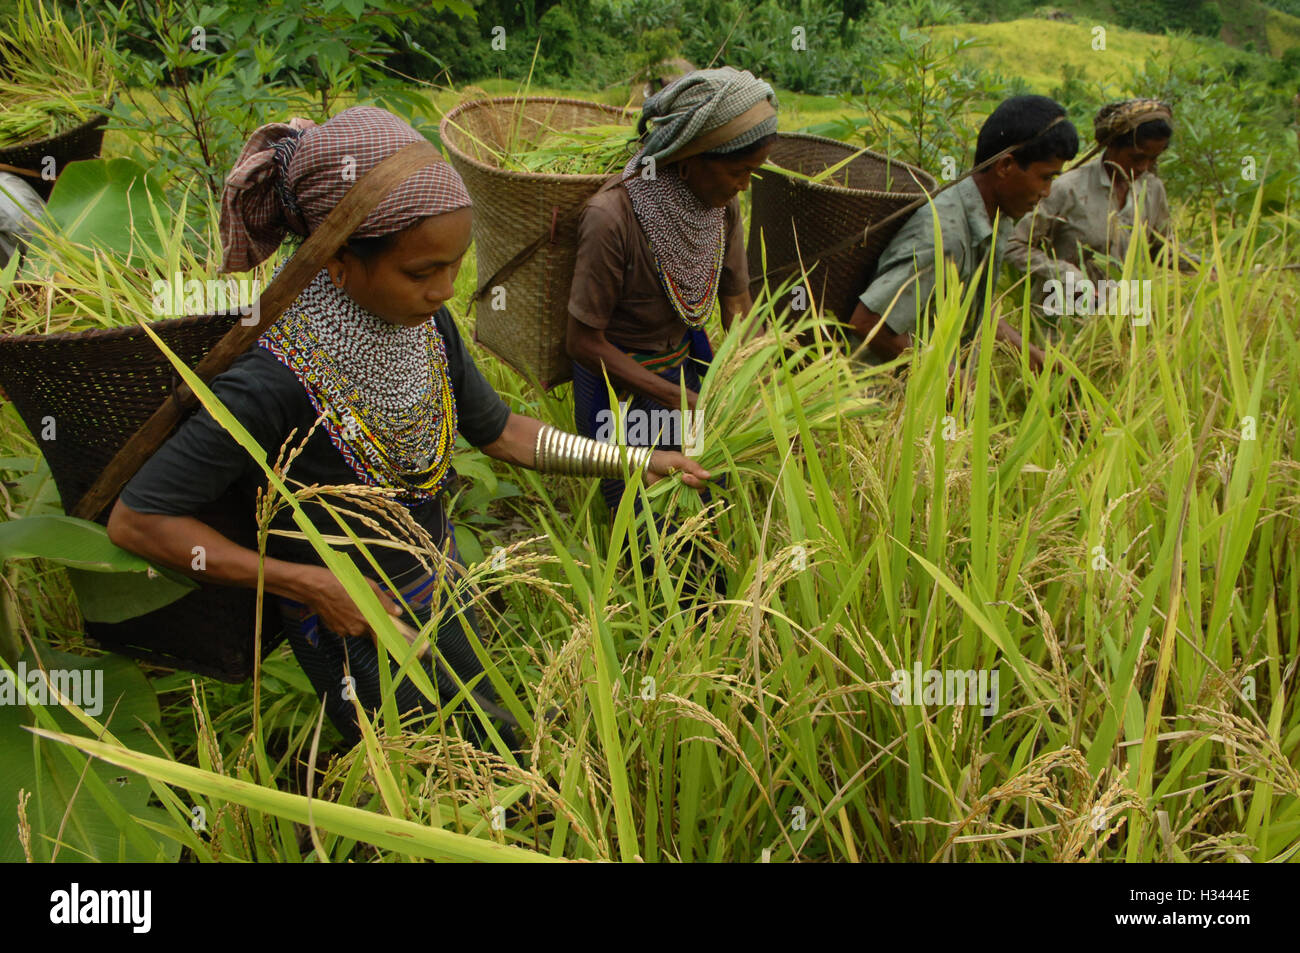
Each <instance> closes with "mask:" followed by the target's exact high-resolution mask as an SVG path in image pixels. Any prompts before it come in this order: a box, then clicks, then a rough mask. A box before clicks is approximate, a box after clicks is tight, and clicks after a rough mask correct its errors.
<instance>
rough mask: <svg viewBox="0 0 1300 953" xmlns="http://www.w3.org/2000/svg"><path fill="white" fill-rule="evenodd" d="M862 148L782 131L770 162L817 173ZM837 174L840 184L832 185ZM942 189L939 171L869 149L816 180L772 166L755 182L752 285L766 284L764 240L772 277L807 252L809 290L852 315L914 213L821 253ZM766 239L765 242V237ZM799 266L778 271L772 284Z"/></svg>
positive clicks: (844, 316) (835, 310) (828, 306)
mask: <svg viewBox="0 0 1300 953" xmlns="http://www.w3.org/2000/svg"><path fill="white" fill-rule="evenodd" d="M858 151H859V150H857V149H854V148H853V147H852V146H849V145H846V144H845V143H843V142H839V141H838V140H835V139H827V138H825V137H823V136H810V135H805V134H802V133H782V135H781V137H780V139H779V140H778V141H777V144H776V145H775V147H774V148H773V149H772V154H771V156H770V158H769V162H771V163H772V164H774V165H777V166H780V167H782V168H786V169H791V170H793V171H795V172H799V173H801V174H803V175H809V176H814V175H817V174H818V173H820V172H823V171H825V170H826V169H828V168H830V167H831V166H833V165H835V164H836V163H838V162H842V161H843V160H844V159H845V158H846V157H847V156H851V155H853V154H854V153H857V152H858ZM832 180H833V181H834V183H839V184H832ZM937 187H938V183H937V182H936V181H935V180H934V177H933V176H931V175H930V174H928V173H927V172H925V171H923V170H921V169H918V168H917V167H916V166H912V165H908V164H907V163H905V162H899V161H898V160H896V159H891V158H889V157H888V156H884V155H881V154H879V153H877V152H870V151H867V152H863V153H862V154H861V155H859V156H858V157H857V158H856V159H854V160H853V161H852V162H849V163H847V164H846V165H845V166H843V167H842V168H841V169H839V170H838V171H837V172H836V173H834V175H833V176H831V177H830V178H829V179H828V180H827V181H824V182H808V181H806V180H803V179H796V178H793V177H790V176H784V175H781V174H779V173H774V172H772V171H771V170H768V169H764V170H763V173H762V175H761V176H756V177H755V179H754V182H753V186H752V188H753V206H752V208H753V211H752V214H751V216H750V222H749V240H748V242H747V243H746V247H747V249H748V255H749V273H750V275H751V276H752V277H751V284H750V290H751V292H752V293H754V294H757V293H758V292H759V291H760V290H761V289H762V287H763V262H762V252H763V245H764V243H765V244H766V249H767V268H768V273H769V275H770V274H771V273H772V272H774V271H777V270H779V269H782V268H784V267H786V266H790V265H796V266H797V263H798V262H799V261H800V259H801V256H802V262H803V266H804V268H806V269H807V270H808V285H809V288H808V292H809V295H810V297H811V298H812V300H813V301H814V302H816V304H817V305H818V307H819V310H821V309H824V310H826V311H828V312H830V313H831V314H833V315H835V316H836V317H838V318H839V319H840V320H841V321H848V320H849V318H850V317H851V316H852V314H853V309H854V306H855V305H856V304H857V300H858V295H860V294H861V293H862V292H863V291H864V290H866V287H867V285H868V283H870V281H871V279H872V277H873V276H874V274H875V268H876V262H877V261H878V260H879V259H880V254H881V252H883V251H884V250H885V246H886V245H888V244H889V240H890V239H891V238H893V237H894V235H895V234H896V233H897V232H898V230H899V229H900V228H902V227H903V223H904V222H906V220H907V216H900V217H898V218H897V219H895V220H894V221H892V222H889V223H887V224H885V225H883V226H882V227H880V228H878V229H871V230H870V231H869V232H868V233H867V239H866V242H865V244H863V243H858V244H855V245H853V246H852V247H850V248H845V249H842V250H839V251H836V252H834V253H832V254H829V255H821V254H820V253H821V252H822V250H824V249H830V248H832V247H834V246H835V245H837V244H839V243H840V242H842V241H843V240H844V239H846V238H847V237H849V236H850V235H853V234H855V233H861V232H862V231H863V230H864V229H866V228H868V226H871V225H873V224H874V223H876V222H879V221H881V220H882V219H884V218H885V217H887V216H888V215H890V214H891V213H893V212H896V211H898V210H899V209H900V208H903V207H904V206H907V205H910V204H911V203H912V202H915V201H916V200H917V199H919V198H922V197H923V196H924V195H925V194H926V193H927V192H933V191H934V190H935V189H936V188H937ZM760 238H761V240H760ZM792 273H793V274H795V275H797V274H798V271H797V270H795V271H794V272H788V271H787V272H784V273H782V274H781V275H779V276H773V278H772V280H771V281H770V284H771V285H773V286H775V285H777V284H779V283H780V280H781V279H783V278H785V277H788V276H789V275H790V274H792Z"/></svg>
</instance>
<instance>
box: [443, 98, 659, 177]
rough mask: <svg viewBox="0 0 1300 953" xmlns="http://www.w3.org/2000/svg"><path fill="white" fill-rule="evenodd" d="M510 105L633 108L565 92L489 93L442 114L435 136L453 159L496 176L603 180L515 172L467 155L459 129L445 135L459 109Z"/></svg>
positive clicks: (620, 113) (622, 113)
mask: <svg viewBox="0 0 1300 953" xmlns="http://www.w3.org/2000/svg"><path fill="white" fill-rule="evenodd" d="M507 103H508V104H510V105H511V106H513V105H515V104H516V103H550V104H554V105H566V106H589V107H591V108H593V109H596V110H600V111H602V112H608V113H612V114H613V115H615V116H617V117H618V118H620V119H626V118H629V117H634V116H636V110H634V109H624V108H623V107H622V106H611V105H609V104H608V103H597V102H592V101H591V100H589V99H574V98H573V97H568V96H493V97H491V98H489V99H471V100H469V101H468V102H464V103H461V104H460V105H459V106H457V107H456V108H455V109H453V110H452V111H451V112H449V113H447V115H445V116H443V117H442V122H440V123H438V136H439V137H440V138H441V139H442V144H443V145H444V146H445V147H446V149H447V151H448V152H450V153H452V154H453V155H454V156H455V157H456V159H458V160H459V161H461V162H464V163H466V164H467V165H470V166H473V167H474V168H475V169H478V170H479V171H481V172H484V173H487V174H489V175H496V176H500V177H501V178H502V179H506V180H513V181H528V182H555V183H565V184H575V183H583V184H592V185H599V184H602V183H604V181H605V180H606V179H608V178H609V176H610V175H616V174H617V173H613V172H611V173H609V174H607V175H579V174H576V173H559V172H515V171H514V170H512V169H502V168H500V167H499V166H495V165H488V164H487V163H486V162H483V161H482V160H480V159H476V158H474V157H473V156H471V155H469V154H468V153H467V152H465V151H464V150H463V149H461V148H459V147H458V146H457V145H456V143H455V141H454V134H455V133H456V132H457V131H459V130H450V131H451V133H452V135H448V132H449V126H450V124H451V122H452V120H453V119H454V118H455V117H456V116H459V115H460V114H461V113H467V112H469V111H470V110H471V109H488V108H492V107H496V106H503V105H506V104H507Z"/></svg>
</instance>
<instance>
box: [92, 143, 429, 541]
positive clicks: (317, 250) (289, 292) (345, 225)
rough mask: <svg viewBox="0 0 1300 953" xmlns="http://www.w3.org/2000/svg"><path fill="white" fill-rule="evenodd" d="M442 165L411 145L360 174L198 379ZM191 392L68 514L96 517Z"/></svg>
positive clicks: (184, 390) (224, 361)
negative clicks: (404, 189) (392, 202)
mask: <svg viewBox="0 0 1300 953" xmlns="http://www.w3.org/2000/svg"><path fill="white" fill-rule="evenodd" d="M442 161H444V160H443V158H442V156H441V154H440V153H439V152H438V149H437V147H436V146H434V145H433V144H432V143H431V142H427V141H420V142H413V143H411V144H410V145H407V146H403V147H402V148H401V149H399V150H397V151H396V152H394V153H393V154H392V155H390V156H389V157H388V158H386V159H384V160H383V161H382V162H380V163H379V164H378V165H376V166H375V167H374V168H373V169H371V170H370V171H369V172H367V173H366V174H365V175H363V176H362V177H361V178H360V179H359V180H357V182H356V184H354V185H353V186H352V188H350V189H348V191H347V193H346V194H344V196H343V198H342V199H341V200H340V201H339V204H338V205H336V206H334V208H333V209H332V210H331V211H330V213H329V214H328V215H327V216H326V217H325V220H324V221H323V222H321V224H320V226H319V227H318V228H317V229H316V230H315V231H313V232H312V233H311V234H310V235H308V236H307V238H306V240H305V241H303V243H302V245H301V246H299V248H298V250H297V251H296V252H295V253H294V255H293V257H292V258H290V259H289V261H288V262H287V263H286V264H285V266H284V267H283V268H282V269H281V270H280V273H279V274H278V275H276V277H275V280H274V281H272V282H271V283H270V284H269V285H267V287H266V290H265V291H263V292H262V294H261V297H259V298H258V314H259V320H258V322H257V323H256V324H255V325H244V324H242V323H236V324H235V326H234V327H232V328H231V329H230V330H229V331H227V332H226V334H225V336H224V337H222V338H221V340H220V341H218V342H217V343H216V344H215V345H213V347H212V350H211V351H209V352H208V353H207V356H206V357H204V358H203V360H202V361H200V362H199V364H198V366H197V367H195V368H194V372H195V373H196V374H198V375H199V377H200V378H201V379H202V380H204V381H209V380H211V379H212V378H214V377H216V376H217V375H218V374H220V373H221V372H222V371H224V370H226V368H228V367H229V366H230V365H231V363H232V362H233V361H234V360H235V358H236V357H238V356H239V355H240V354H242V353H244V352H245V351H247V350H248V349H249V347H251V346H252V344H253V342H254V341H256V340H257V339H258V337H259V336H260V335H261V333H262V332H263V331H264V330H266V328H268V327H270V325H271V324H272V323H274V321H275V320H276V318H278V317H279V316H280V314H281V313H282V312H283V311H284V309H285V308H287V307H288V306H289V305H290V304H291V303H292V302H293V300H294V299H295V298H297V297H298V295H299V294H300V293H301V292H302V290H303V288H305V287H307V285H308V284H309V283H310V282H311V280H312V279H313V278H314V277H316V275H317V274H318V273H319V272H320V270H321V268H323V267H324V265H325V262H326V260H327V259H328V258H329V257H330V256H331V255H332V254H334V252H336V251H337V250H338V249H339V247H340V246H341V245H342V244H343V243H344V242H345V241H347V239H348V236H349V235H351V234H352V233H353V232H355V231H356V230H357V228H358V227H359V226H360V225H361V223H362V222H363V221H365V219H366V216H367V215H369V214H370V213H371V212H372V211H374V209H375V207H376V206H377V205H378V204H379V203H380V202H381V201H382V200H383V199H384V197H385V196H386V195H388V193H389V192H391V191H392V190H393V189H394V188H396V187H397V186H398V185H400V184H401V183H403V182H405V181H406V180H407V179H408V178H410V177H411V176H412V175H413V174H414V173H415V172H417V171H418V170H420V169H422V168H424V167H425V166H427V165H430V164H432V163H434V162H442ZM195 402H196V401H195V397H194V394H193V392H191V391H190V389H189V388H188V387H186V386H184V385H182V386H180V387H178V388H177V389H176V391H175V392H174V393H173V395H172V397H169V398H168V399H167V400H166V401H165V402H164V403H163V405H162V406H161V407H159V408H158V409H157V410H156V411H154V413H153V416H152V417H150V418H149V419H148V420H147V421H145V423H144V424H143V425H142V426H141V427H140V429H139V430H137V431H136V432H135V433H134V434H133V435H132V436H131V439H129V440H128V441H127V442H126V443H125V445H123V447H122V449H120V450H119V451H118V452H117V454H116V455H115V456H114V457H113V459H112V460H110V461H109V463H108V466H106V467H105V468H104V470H103V472H101V473H100V475H99V478H98V479H97V480H95V483H94V485H93V486H91V488H90V489H89V490H87V491H86V494H85V495H84V496H83V497H82V498H81V499H80V500H78V501H77V505H76V506H75V507H74V508H73V509H72V510H71V513H72V515H73V516H78V517H80V518H82V519H87V520H93V519H95V518H96V517H98V516H99V514H100V513H102V512H103V511H104V509H105V507H107V506H108V505H109V504H110V503H112V502H113V500H114V499H116V498H117V494H118V493H119V492H120V491H121V489H122V487H123V486H125V485H126V481H127V480H129V479H131V477H133V476H134V475H135V472H136V471H137V470H138V469H140V467H141V466H142V465H143V464H144V462H145V460H147V459H148V458H149V457H150V456H151V455H152V454H153V452H154V451H155V450H157V449H158V447H159V446H160V445H161V444H162V442H163V441H164V440H166V439H167V437H168V435H169V434H170V433H171V432H172V429H173V428H174V427H175V426H176V424H177V423H179V422H180V420H181V418H182V417H183V416H184V415H185V411H186V410H187V409H188V408H190V407H192V406H193V405H194V404H195Z"/></svg>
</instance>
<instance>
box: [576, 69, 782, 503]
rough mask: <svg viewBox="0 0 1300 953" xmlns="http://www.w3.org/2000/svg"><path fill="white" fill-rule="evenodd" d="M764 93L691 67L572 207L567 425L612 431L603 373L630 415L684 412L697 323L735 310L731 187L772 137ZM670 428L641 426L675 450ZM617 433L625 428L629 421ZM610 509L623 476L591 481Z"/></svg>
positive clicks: (698, 348) (698, 351)
mask: <svg viewBox="0 0 1300 953" xmlns="http://www.w3.org/2000/svg"><path fill="white" fill-rule="evenodd" d="M776 107H777V102H776V94H775V93H774V92H773V91H772V87H771V86H769V85H768V84H767V83H765V82H763V81H762V80H760V79H757V78H756V77H755V76H754V75H753V74H751V73H749V72H747V71H744V70H736V69H732V68H731V67H723V68H721V69H706V70H698V71H696V72H694V73H689V74H687V75H686V76H683V77H682V78H681V79H679V80H677V81H676V82H674V83H672V84H671V85H669V86H667V87H666V88H664V89H663V90H662V91H661V92H659V93H657V94H656V95H654V96H652V97H651V98H650V99H648V100H646V102H645V104H644V106H643V107H642V113H641V119H640V122H639V125H638V132H639V133H640V135H641V149H640V151H639V152H637V154H636V155H635V156H633V157H632V159H631V161H629V162H628V164H627V167H626V168H625V169H624V170H623V172H622V174H621V175H619V176H618V177H617V178H614V179H611V180H610V182H608V183H606V186H605V187H604V188H602V189H601V191H600V192H598V193H597V194H596V195H595V196H594V197H593V198H592V199H590V200H589V201H588V202H587V204H586V206H585V207H584V209H583V212H582V217H581V219H580V220H579V225H578V256H577V267H576V269H575V272H574V276H573V284H572V287H571V291H570V294H569V322H568V334H567V347H568V351H569V355H570V356H571V357H572V358H573V378H574V383H573V393H574V411H575V417H576V423H577V427H578V431H579V432H580V433H583V434H586V435H588V436H593V437H600V436H603V435H605V434H608V433H609V431H610V426H609V420H610V406H609V398H608V390H607V388H606V384H605V374H606V373H608V375H609V379H610V381H611V382H612V383H613V385H614V387H615V389H616V390H617V391H618V393H619V395H620V399H624V398H626V399H627V400H628V401H630V403H629V404H628V405H627V410H628V418H629V420H633V419H634V418H633V417H632V414H633V412H635V413H637V414H641V415H647V417H652V416H657V417H658V418H659V419H664V418H663V414H664V412H665V411H677V410H678V409H679V408H680V406H681V404H682V401H683V397H684V399H685V403H686V405H687V406H688V407H690V408H694V406H695V398H696V394H697V392H698V390H699V387H700V381H701V378H702V375H703V374H704V373H705V371H706V370H707V368H708V365H709V363H710V361H711V360H712V358H713V352H712V348H711V347H710V345H709V339H708V337H707V335H706V334H705V331H704V326H705V322H706V321H707V320H708V318H709V317H710V315H711V314H712V313H713V311H714V309H715V308H717V307H718V306H719V305H720V306H721V321H722V327H723V329H724V330H726V329H729V328H730V326H731V322H732V320H733V318H734V317H735V315H737V314H742V315H743V314H746V313H748V311H749V309H750V308H751V306H752V301H751V300H750V297H749V290H748V288H749V270H748V265H747V263H746V258H745V241H744V235H743V232H742V227H741V218H740V202H739V198H738V196H739V194H740V193H741V192H742V191H744V190H746V189H747V188H748V187H749V176H750V174H751V173H752V172H754V171H755V170H757V169H758V168H759V167H760V166H761V165H762V164H763V162H764V161H766V159H767V156H768V154H769V153H770V152H771V150H772V145H773V143H774V142H775V140H776ZM682 429H683V428H681V427H678V428H676V431H677V432H675V433H661V434H653V433H646V434H645V435H644V436H645V439H646V441H647V445H650V446H660V447H665V446H677V445H679V444H680V442H681V439H682ZM628 432H629V435H630V436H629V439H635V435H636V431H635V430H633V428H632V427H631V426H629V428H628ZM601 489H602V492H603V494H604V496H605V500H606V502H607V503H609V505H610V507H611V508H613V507H616V506H617V504H618V500H619V498H620V497H621V495H622V491H623V485H622V482H621V481H618V480H606V481H604V482H603V483H602V486H601Z"/></svg>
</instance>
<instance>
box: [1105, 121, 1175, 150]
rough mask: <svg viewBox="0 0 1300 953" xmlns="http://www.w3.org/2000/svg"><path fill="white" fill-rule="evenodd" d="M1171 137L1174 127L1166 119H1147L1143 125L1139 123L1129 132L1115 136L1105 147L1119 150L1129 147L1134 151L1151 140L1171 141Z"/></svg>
mask: <svg viewBox="0 0 1300 953" xmlns="http://www.w3.org/2000/svg"><path fill="white" fill-rule="evenodd" d="M1173 135H1174V127H1173V125H1172V124H1171V123H1170V122H1169V121H1168V120H1167V119H1160V118H1156V119H1148V120H1147V121H1146V122H1144V123H1139V124H1138V125H1137V127H1136V128H1134V129H1133V130H1132V131H1131V132H1126V133H1123V134H1122V135H1119V136H1116V137H1115V138H1114V139H1112V140H1111V141H1110V142H1108V143H1107V145H1108V146H1116V147H1118V148H1121V149H1122V148H1124V147H1126V146H1131V147H1133V148H1134V149H1136V148H1137V147H1138V146H1140V145H1141V144H1142V143H1144V142H1152V141H1153V140H1160V139H1172V138H1173Z"/></svg>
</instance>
